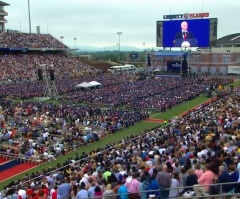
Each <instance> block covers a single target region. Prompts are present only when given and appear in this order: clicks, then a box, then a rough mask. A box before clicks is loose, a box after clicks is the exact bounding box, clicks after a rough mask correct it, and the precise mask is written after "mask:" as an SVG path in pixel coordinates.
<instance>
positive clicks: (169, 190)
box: [2, 90, 240, 199]
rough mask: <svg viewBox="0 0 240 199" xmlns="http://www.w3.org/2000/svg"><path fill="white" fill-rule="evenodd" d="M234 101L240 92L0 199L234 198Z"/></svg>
mask: <svg viewBox="0 0 240 199" xmlns="http://www.w3.org/2000/svg"><path fill="white" fill-rule="evenodd" d="M239 99H240V90H235V91H234V92H230V94H224V95H222V97H221V99H218V100H217V101H216V102H214V103H210V104H209V105H208V106H206V105H205V106H200V107H199V108H198V109H194V110H193V111H191V112H189V114H188V115H187V116H186V117H184V118H179V117H176V118H173V119H172V120H171V121H170V123H169V125H167V126H165V127H157V128H155V129H151V130H145V131H144V132H141V133H140V134H139V135H138V136H128V137H125V138H124V139H123V140H122V141H120V142H116V143H111V144H108V145H106V147H105V148H104V149H102V148H96V149H95V150H93V151H91V152H90V153H89V154H86V153H84V152H83V153H82V154H81V155H79V154H78V153H76V157H72V158H70V159H69V160H68V161H66V162H65V163H64V164H63V165H58V166H57V168H49V169H46V170H43V171H39V172H33V173H29V174H27V175H26V176H25V177H24V178H23V179H22V180H19V181H12V182H11V183H10V184H9V185H8V186H7V187H6V189H5V192H4V193H2V194H4V195H3V196H2V198H4V197H6V198H7V197H8V196H19V197H20V198H22V199H25V198H34V199H37V198H47V197H48V196H49V197H50V198H54V199H55V198H61V199H65V198H72V199H75V198H82V199H85V198H111V199H115V198H121V199H128V198H129V199H137V198H141V199H147V198H148V197H153V196H154V197H156V198H161V199H164V198H177V197H178V196H179V195H181V194H183V195H185V196H186V197H191V196H192V195H193V194H195V195H197V196H199V197H202V196H206V195H207V196H208V197H209V198H211V197H212V196H211V195H213V194H219V193H220V191H221V192H223V193H233V192H235V193H238V192H239V190H240V189H239V182H240V177H239V172H240V162H239V159H240V139H239V132H240V131H239V130H240V106H239V102H240V101H239ZM234 182H235V183H236V184H231V185H228V184H226V185H223V186H222V187H221V188H220V186H219V185H218V183H234ZM210 184H211V185H210ZM187 186H189V187H187ZM181 187H185V188H181ZM116 194H118V196H116Z"/></svg>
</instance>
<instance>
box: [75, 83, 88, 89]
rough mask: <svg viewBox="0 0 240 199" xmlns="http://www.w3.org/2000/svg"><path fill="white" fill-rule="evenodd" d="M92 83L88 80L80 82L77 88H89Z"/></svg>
mask: <svg viewBox="0 0 240 199" xmlns="http://www.w3.org/2000/svg"><path fill="white" fill-rule="evenodd" d="M89 87H91V85H90V84H89V83H87V82H82V83H81V84H78V85H77V86H76V88H89Z"/></svg>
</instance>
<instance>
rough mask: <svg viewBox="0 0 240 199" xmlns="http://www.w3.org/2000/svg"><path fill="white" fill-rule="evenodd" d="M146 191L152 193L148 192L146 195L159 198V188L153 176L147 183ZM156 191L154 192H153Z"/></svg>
mask: <svg viewBox="0 0 240 199" xmlns="http://www.w3.org/2000/svg"><path fill="white" fill-rule="evenodd" d="M148 190H152V191H149V192H148V195H155V197H156V198H159V197H160V191H159V190H160V186H159V184H158V182H157V180H156V176H155V175H153V176H152V177H151V179H150V182H149V187H148ZM155 190H156V191H155Z"/></svg>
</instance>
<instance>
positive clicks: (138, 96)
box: [0, 74, 233, 111]
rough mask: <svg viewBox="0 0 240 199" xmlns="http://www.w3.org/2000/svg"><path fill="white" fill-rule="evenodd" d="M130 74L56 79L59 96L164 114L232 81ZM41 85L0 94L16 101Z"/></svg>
mask: <svg viewBox="0 0 240 199" xmlns="http://www.w3.org/2000/svg"><path fill="white" fill-rule="evenodd" d="M136 79H137V78H136V76H134V75H121V74H101V75H88V76H87V75H84V76H83V77H81V78H76V79H74V78H66V79H60V80H56V82H55V84H56V87H57V90H58V93H59V95H60V96H61V98H62V99H63V100H64V101H68V102H73V103H84V104H94V105H97V106H101V105H107V106H111V107H119V106H126V107H127V108H141V109H153V110H155V111H164V110H166V109H169V108H171V107H173V106H175V105H177V104H179V103H181V102H183V101H186V100H190V99H193V98H195V97H197V96H199V95H200V94H202V93H204V92H205V90H206V87H207V86H209V85H213V89H217V88H218V86H219V85H222V86H223V87H224V85H226V84H229V83H231V82H232V81H233V79H202V78H191V77H186V78H158V79H146V80H143V81H137V80H136ZM92 80H95V81H98V82H100V83H101V84H102V85H101V87H100V88H91V89H84V90H83V89H78V90H76V85H77V84H79V83H80V82H83V81H87V82H88V81H92ZM45 86H46V85H45V82H42V81H37V82H20V83H18V84H7V85H0V95H1V96H10V97H15V98H19V99H28V98H33V97H40V96H43V92H44V88H45Z"/></svg>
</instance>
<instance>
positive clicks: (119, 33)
mask: <svg viewBox="0 0 240 199" xmlns="http://www.w3.org/2000/svg"><path fill="white" fill-rule="evenodd" d="M117 35H118V51H119V62H120V61H121V49H120V37H121V35H122V32H117Z"/></svg>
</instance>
